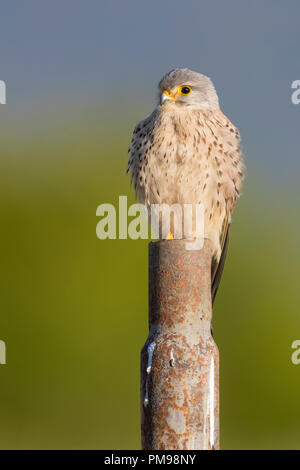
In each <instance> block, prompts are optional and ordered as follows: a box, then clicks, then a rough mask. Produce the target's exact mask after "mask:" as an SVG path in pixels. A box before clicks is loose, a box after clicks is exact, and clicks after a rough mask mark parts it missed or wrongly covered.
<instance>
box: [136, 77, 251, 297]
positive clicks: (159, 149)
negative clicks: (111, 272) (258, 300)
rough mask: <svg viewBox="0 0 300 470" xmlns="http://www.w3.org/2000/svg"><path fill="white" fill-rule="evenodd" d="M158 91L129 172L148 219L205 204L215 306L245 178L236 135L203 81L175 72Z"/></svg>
mask: <svg viewBox="0 0 300 470" xmlns="http://www.w3.org/2000/svg"><path fill="white" fill-rule="evenodd" d="M158 90H159V102H158V104H157V107H156V108H155V109H154V111H153V112H152V114H151V115H150V116H149V117H148V118H146V119H145V120H143V121H141V122H140V123H139V124H138V125H137V126H136V127H135V129H134V133H133V138H132V141H131V145H130V149H129V152H130V158H129V162H128V170H127V171H130V172H131V175H132V181H133V183H134V187H135V191H136V195H137V197H138V198H139V200H140V201H141V202H142V203H144V204H146V207H147V208H148V213H150V208H151V204H168V205H169V206H170V205H173V204H179V205H180V206H183V205H184V204H192V205H193V206H194V205H196V204H203V206H204V235H205V238H208V239H209V240H210V241H211V245H212V299H213V300H214V298H215V295H216V292H217V289H218V285H219V282H220V279H221V275H222V271H223V267H224V262H225V257H226V252H227V247H228V237H229V226H230V222H231V216H232V212H233V209H234V206H235V204H236V201H237V199H238V197H239V194H240V190H241V186H242V181H243V176H244V163H243V157H242V153H241V149H240V135H239V132H238V130H237V128H236V127H235V126H234V125H233V124H232V123H231V122H230V120H229V119H228V118H227V117H226V116H225V115H224V114H223V113H222V111H221V110H220V107H219V100H218V96H217V93H216V90H215V88H214V85H213V83H212V81H211V80H210V78H208V77H206V76H205V75H202V74H200V73H197V72H193V71H192V70H189V69H174V70H171V72H169V73H167V74H166V75H165V76H164V77H163V78H162V79H161V81H160V82H159V84H158ZM174 223H175V222H174Z"/></svg>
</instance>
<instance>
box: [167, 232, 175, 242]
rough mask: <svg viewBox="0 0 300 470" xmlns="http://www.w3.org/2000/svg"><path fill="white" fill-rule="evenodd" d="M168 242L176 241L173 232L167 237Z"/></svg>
mask: <svg viewBox="0 0 300 470" xmlns="http://www.w3.org/2000/svg"><path fill="white" fill-rule="evenodd" d="M166 240H174V235H173V233H172V232H170V233H169V235H168V236H167V238H166Z"/></svg>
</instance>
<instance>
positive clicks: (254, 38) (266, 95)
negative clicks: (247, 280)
mask: <svg viewBox="0 0 300 470" xmlns="http://www.w3.org/2000/svg"><path fill="white" fill-rule="evenodd" d="M299 14H300V3H299V2H298V1H297V0H288V1H286V2H283V1H279V0H262V1H261V0H251V1H245V0H244V1H241V0H227V1H226V2H224V1H222V0H212V1H191V0H188V1H184V2H182V1H178V0H173V1H168V0H167V1H157V0H154V1H151V2H149V1H147V2H146V1H135V0H128V1H126V2H124V1H99V0H98V1H95V0H87V1H84V2H83V1H78V0H72V1H70V0H63V1H57V0H53V1H51V2H46V1H40V0H27V1H26V2H25V1H14V0H12V1H10V2H5V3H3V2H2V5H1V19H0V57H1V59H0V60H1V62H0V74H1V76H0V78H1V79H3V80H5V81H6V83H7V99H8V105H7V107H9V108H10V109H7V110H6V111H5V112H6V113H7V114H8V115H10V116H11V117H10V120H15V122H18V117H21V119H22V120H23V117H24V114H23V113H24V112H25V113H26V115H27V117H28V114H27V113H30V110H32V108H35V107H40V108H41V109H42V113H43V110H44V113H45V114H47V110H48V109H49V108H47V106H48V107H49V106H51V108H52V109H54V110H55V109H57V111H59V112H60V113H61V111H62V108H65V110H67V108H68V106H70V103H72V106H73V107H74V105H77V104H78V105H82V104H84V105H87V103H90V104H94V105H95V104H99V106H102V113H101V111H100V112H99V119H100V114H102V116H101V117H102V118H104V119H105V114H107V115H109V113H110V111H109V110H110V108H111V105H112V104H114V105H115V104H116V103H117V105H118V115H120V116H121V118H126V114H128V107H134V106H137V104H138V109H139V110H140V113H139V114H138V113H137V114H138V115H136V116H133V117H132V118H131V119H132V123H131V121H129V124H130V125H131V124H133V123H134V120H135V121H136V120H137V119H138V118H142V117H144V116H145V115H146V114H147V113H148V112H150V111H151V108H152V107H153V104H154V100H155V96H156V85H157V82H158V80H159V79H160V77H161V76H162V75H163V74H164V73H165V72H166V71H168V70H169V69H171V68H173V67H189V68H192V69H195V70H197V71H199V72H202V73H204V74H207V75H209V76H210V77H211V78H212V79H213V81H214V83H215V85H216V88H217V91H218V94H219V96H220V102H221V106H222V108H223V110H224V112H225V113H226V114H227V115H228V116H229V117H230V118H231V119H232V121H233V122H234V123H235V124H236V125H238V127H239V128H240V130H241V133H242V137H243V143H244V148H245V151H246V154H248V155H249V159H250V168H251V165H252V162H253V161H254V162H256V164H257V168H258V169H259V168H260V167H261V166H262V167H263V168H265V169H267V172H266V177H270V178H271V179H272V178H273V177H274V178H276V179H277V177H278V176H279V177H283V178H285V177H286V176H287V175H288V176H290V174H291V173H293V171H294V168H295V166H296V167H297V169H298V167H299V151H298V148H299V145H298V131H299V117H300V116H299V114H300V105H299V106H295V105H292V103H291V98H290V96H291V83H292V82H293V81H294V80H296V79H299V78H300V64H299V39H300V22H299ZM1 111H3V110H1ZM112 118H114V116H113V115H112ZM1 119H5V118H4V117H3V115H2V116H1ZM32 119H34V118H32ZM26 122H27V124H28V119H26ZM33 124H34V125H36V126H37V127H36V128H37V129H38V128H39V126H38V122H36V123H33ZM268 172H269V173H270V174H269V175H268Z"/></svg>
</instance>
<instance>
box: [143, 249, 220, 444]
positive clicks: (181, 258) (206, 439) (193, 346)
mask: <svg viewBox="0 0 300 470" xmlns="http://www.w3.org/2000/svg"><path fill="white" fill-rule="evenodd" d="M210 269H211V253H210V244H209V242H208V241H205V243H204V247H203V248H202V250H200V251H187V250H186V241H185V240H170V241H167V240H163V241H158V242H155V243H150V244H149V337H148V339H147V341H146V343H145V345H144V347H143V349H142V353H141V418H142V448H143V449H149V450H157V449H168V450H172V449H174V450H179V449H188V450H196V449H218V448H219V353H218V348H217V346H216V344H215V342H214V340H213V338H212V336H211V316H212V307H211V280H210Z"/></svg>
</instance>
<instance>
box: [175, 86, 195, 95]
mask: <svg viewBox="0 0 300 470" xmlns="http://www.w3.org/2000/svg"><path fill="white" fill-rule="evenodd" d="M191 91H192V89H191V87H190V86H188V85H181V86H179V87H178V88H177V94H178V95H185V96H186V95H189V94H190V93H191Z"/></svg>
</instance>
